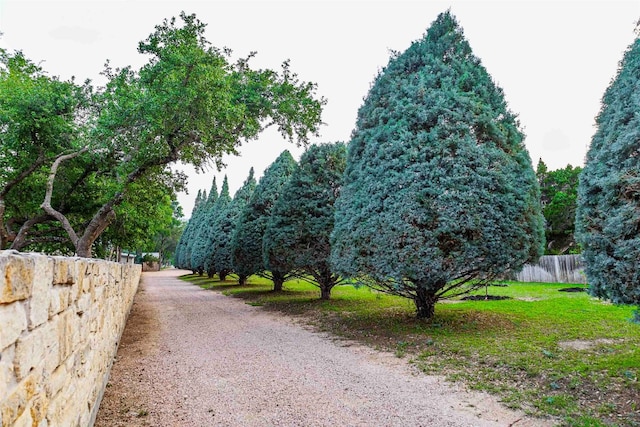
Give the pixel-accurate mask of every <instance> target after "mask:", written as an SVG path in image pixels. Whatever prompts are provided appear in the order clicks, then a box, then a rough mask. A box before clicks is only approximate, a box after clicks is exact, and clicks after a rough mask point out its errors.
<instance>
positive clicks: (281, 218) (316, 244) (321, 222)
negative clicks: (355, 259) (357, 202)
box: [263, 142, 347, 299]
mask: <svg viewBox="0 0 640 427" xmlns="http://www.w3.org/2000/svg"><path fill="white" fill-rule="evenodd" d="M346 156H347V150H346V146H345V144H344V143H342V142H339V143H336V144H321V145H312V146H310V147H309V148H308V149H307V150H306V151H305V152H304V154H303V155H302V157H301V158H300V163H299V165H298V168H297V169H296V170H295V171H294V172H293V175H292V176H291V179H289V181H288V182H287V184H286V185H285V186H284V188H283V191H282V195H281V196H280V198H279V199H278V202H277V203H276V204H275V206H274V208H273V212H272V215H271V216H270V218H269V222H268V225H267V229H266V232H265V235H264V246H263V251H264V253H265V257H266V258H267V259H268V267H269V268H270V269H277V270H285V271H295V272H296V273H297V277H298V278H300V279H302V280H306V281H308V282H310V283H312V284H313V285H315V286H318V287H319V288H320V298H321V299H329V297H330V295H331V289H332V288H333V287H334V286H336V285H338V284H340V283H341V282H342V280H343V279H342V278H341V277H340V276H339V275H338V274H336V273H334V272H333V270H332V268H331V265H330V263H329V257H330V255H331V244H330V242H329V236H330V235H331V232H332V231H333V223H334V217H335V208H334V204H335V201H336V198H337V197H338V195H339V194H340V188H341V186H342V174H343V172H344V168H345V163H346Z"/></svg>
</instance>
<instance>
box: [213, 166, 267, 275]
mask: <svg viewBox="0 0 640 427" xmlns="http://www.w3.org/2000/svg"><path fill="white" fill-rule="evenodd" d="M255 188H256V179H255V178H254V176H253V168H251V170H250V171H249V176H248V177H247V179H246V180H245V182H244V184H243V185H242V187H240V189H239V190H238V191H237V192H236V194H235V195H234V196H233V200H232V201H231V202H229V203H228V204H227V205H226V206H225V207H223V208H221V210H220V212H217V214H216V216H215V221H214V222H213V224H212V226H211V236H212V238H211V240H210V242H211V243H210V245H211V250H210V254H211V255H210V256H209V257H208V258H207V259H206V260H205V268H207V269H213V270H215V271H217V272H218V275H219V276H220V280H225V278H226V276H227V274H229V273H231V272H232V271H233V264H232V262H231V249H232V245H231V240H232V236H233V234H234V232H235V229H236V224H237V223H238V218H239V217H240V214H241V213H242V211H243V210H244V208H245V206H246V205H247V202H248V201H249V199H250V198H251V194H253V191H254V190H255ZM220 197H222V196H220ZM246 279H247V276H246V275H240V277H239V281H240V283H242V284H244V282H245V281H246Z"/></svg>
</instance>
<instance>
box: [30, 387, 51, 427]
mask: <svg viewBox="0 0 640 427" xmlns="http://www.w3.org/2000/svg"><path fill="white" fill-rule="evenodd" d="M47 409H49V399H47V396H46V395H45V394H44V393H43V392H40V393H39V394H37V395H36V396H35V397H34V398H33V399H32V400H31V407H30V408H29V412H30V414H31V419H32V420H33V423H32V424H29V426H30V427H31V426H41V425H46V423H47V419H46V416H47Z"/></svg>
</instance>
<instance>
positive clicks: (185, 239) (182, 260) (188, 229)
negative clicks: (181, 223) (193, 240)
mask: <svg viewBox="0 0 640 427" xmlns="http://www.w3.org/2000/svg"><path fill="white" fill-rule="evenodd" d="M201 202H202V190H198V195H197V196H196V200H195V202H194V204H193V209H192V210H191V218H190V219H189V221H188V222H187V225H186V226H185V227H184V230H183V231H182V235H181V236H180V239H179V240H178V244H177V245H176V252H175V256H174V260H175V266H176V267H178V268H183V269H188V270H189V269H191V268H190V267H191V262H190V261H189V262H188V261H187V256H186V253H187V245H188V243H189V236H190V235H191V233H192V232H193V228H194V227H195V225H194V222H195V220H194V218H195V217H196V216H197V212H198V209H199V207H200V204H201Z"/></svg>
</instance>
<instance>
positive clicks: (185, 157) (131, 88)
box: [0, 13, 324, 257]
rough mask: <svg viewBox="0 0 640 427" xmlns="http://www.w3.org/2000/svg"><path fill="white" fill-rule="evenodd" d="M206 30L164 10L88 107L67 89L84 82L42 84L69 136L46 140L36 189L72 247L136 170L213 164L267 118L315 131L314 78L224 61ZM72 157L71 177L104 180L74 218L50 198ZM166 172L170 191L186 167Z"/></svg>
mask: <svg viewBox="0 0 640 427" xmlns="http://www.w3.org/2000/svg"><path fill="white" fill-rule="evenodd" d="M204 30H205V24H203V23H202V22H200V21H199V20H198V19H197V18H196V17H195V15H187V14H184V13H182V14H181V16H180V20H176V19H170V20H165V21H164V22H163V23H162V24H160V25H158V26H156V29H155V31H154V32H153V33H152V34H151V35H150V36H149V37H148V38H147V39H146V40H144V41H142V42H140V44H139V46H138V51H139V53H141V54H143V55H147V56H148V57H149V59H148V62H147V63H146V64H145V65H144V66H143V67H142V68H140V69H139V70H134V69H132V68H130V67H126V68H123V69H116V70H113V69H111V68H109V67H107V68H106V69H105V72H104V74H105V76H106V77H107V79H108V82H107V84H106V86H105V87H104V89H101V90H99V91H97V92H96V93H89V95H91V96H89V97H88V98H89V99H90V101H91V102H90V103H89V107H90V108H87V107H84V103H83V102H77V100H76V99H75V98H73V97H72V96H71V95H68V94H67V92H74V91H76V92H78V91H79V92H81V93H87V92H90V91H89V90H85V88H82V87H80V88H78V87H77V86H74V87H71V88H64V87H60V88H58V87H57V86H56V87H55V88H54V89H55V90H59V91H60V92H61V94H60V95H57V94H55V93H54V92H55V91H53V89H52V90H49V89H47V92H46V93H47V94H51V96H54V95H55V96H57V98H55V99H54V101H53V102H52V103H51V107H50V108H49V107H46V108H49V109H50V110H51V112H53V113H57V111H54V109H55V108H57V107H58V106H60V108H61V111H62V112H61V113H60V114H58V115H56V114H49V115H47V114H43V115H42V117H53V119H51V120H50V121H51V126H49V124H46V123H44V121H43V124H46V125H47V126H49V127H51V129H53V131H55V132H59V133H61V136H62V137H63V138H62V139H65V138H67V139H69V141H70V142H69V144H67V146H63V147H54V148H55V150H54V151H53V152H52V153H51V154H50V155H49V153H48V151H46V150H45V151H44V154H43V155H44V157H45V159H47V160H48V161H49V164H50V167H49V166H48V167H47V173H48V177H47V178H46V179H44V180H43V179H40V182H39V183H38V185H39V186H40V188H41V193H45V190H46V193H45V197H44V201H42V200H41V207H42V209H43V210H44V212H45V213H46V218H49V219H50V218H54V219H55V220H56V221H57V222H58V224H60V227H61V228H62V229H63V230H64V232H65V233H66V235H67V239H68V240H69V241H70V242H71V244H72V246H73V247H74V248H75V251H76V253H77V254H78V255H79V256H85V257H87V256H91V254H92V245H93V243H94V241H95V240H96V239H97V238H98V236H100V235H101V234H102V233H103V232H104V230H105V229H106V228H107V227H108V226H109V224H110V223H111V222H112V221H113V219H114V217H115V215H116V210H117V206H119V205H120V204H122V203H123V202H124V201H125V200H126V198H127V197H128V194H129V193H130V192H131V191H133V184H134V183H135V182H136V181H138V180H139V179H141V178H143V177H147V178H151V180H153V179H154V178H155V177H159V176H162V175H163V174H166V173H167V171H168V167H169V165H171V164H173V163H174V162H177V161H182V162H185V163H190V164H193V165H194V166H195V167H196V168H202V167H204V166H205V165H207V164H210V163H215V164H216V165H218V166H221V160H220V159H221V158H222V156H223V155H224V154H235V153H236V148H237V147H238V145H239V144H240V143H242V142H243V141H248V140H252V139H255V138H257V136H258V135H259V134H260V132H261V131H262V130H263V129H264V128H265V127H266V126H270V125H273V126H275V127H276V128H277V129H278V130H279V131H280V133H281V134H282V135H283V136H285V137H286V138H288V139H289V140H291V141H297V142H301V143H305V142H307V140H308V136H309V135H310V134H316V133H317V129H318V126H319V123H320V113H321V109H322V106H323V104H324V100H323V99H319V100H318V99H316V98H315V85H314V84H312V83H306V82H301V81H299V79H298V77H297V75H296V74H294V73H292V72H291V71H290V68H289V64H288V62H285V63H284V64H283V67H282V70H281V71H280V72H276V71H273V70H269V69H260V70H255V69H252V68H251V66H250V58H245V59H241V60H239V61H237V62H235V63H234V62H231V60H230V52H229V51H228V50H220V49H217V48H215V47H213V46H211V44H210V43H209V42H208V41H207V40H206V39H205V37H204ZM14 86H16V85H14ZM16 87H17V86H16ZM24 91H25V92H26V91H27V90H26V89H25V90H24ZM65 97H68V98H71V102H69V103H68V104H69V106H66V105H65V104H64V102H62V101H64V100H65V99H67V98H65ZM81 99H84V98H81ZM19 100H20V97H19V96H16V97H14V98H12V99H11V100H10V101H11V103H12V104H11V105H17V104H18V103H19ZM65 108H68V109H70V112H68V113H66V112H65V110H64V109H65ZM34 117H36V116H35V115H34ZM68 117H72V120H70V121H69V120H68ZM34 120H35V119H34ZM47 120H48V119H47ZM56 120H57V121H59V122H61V124H60V126H62V127H64V126H68V127H70V128H73V126H78V125H82V126H80V130H79V131H77V132H68V133H64V132H61V131H59V130H58V127H59V126H58V125H59V124H58V122H57V121H56ZM64 120H67V121H68V124H65V123H62V122H64ZM36 125H37V126H39V124H37V123H36ZM36 125H34V126H33V127H34V128H37V126H36ZM14 127H15V126H14V123H13V122H11V121H6V122H4V123H3V126H2V127H0V132H2V133H3V136H4V134H9V133H12V132H13V133H16V132H17V131H15V132H14ZM71 130H74V129H71ZM19 137H20V140H19V141H20V142H21V143H25V142H26V143H27V144H28V145H27V146H26V147H27V150H28V151H29V153H30V157H29V161H27V162H24V164H25V165H29V164H30V162H33V161H39V160H38V159H40V157H41V156H40V153H41V151H42V150H41V149H40V148H39V146H38V145H37V144H34V143H33V140H32V139H30V135H26V134H25V135H23V134H20V135H19ZM54 139H55V138H52V140H54ZM16 141H18V139H16ZM80 163H81V164H83V165H84V170H78V172H77V173H76V174H75V175H74V176H73V177H72V178H73V179H77V180H85V181H86V180H94V181H96V178H97V177H101V178H108V183H107V185H105V186H104V188H103V189H102V191H100V197H99V198H98V199H96V200H92V201H91V202H92V203H93V204H94V205H95V207H94V208H93V209H91V210H90V211H88V212H85V213H84V217H83V218H82V220H76V218H75V217H74V216H72V215H69V214H68V210H67V209H65V208H64V206H63V207H62V208H61V207H60V203H58V200H60V197H59V194H60V193H61V187H64V186H65V185H66V183H67V182H69V179H67V178H65V177H63V176H62V175H65V174H68V170H69V169H71V168H74V167H76V166H75V165H77V164H80ZM26 167H27V169H19V168H18V167H17V166H15V167H13V169H12V173H11V174H10V176H8V177H7V178H6V180H5V182H6V183H10V182H11V181H12V180H14V179H15V178H17V177H20V176H21V175H22V174H23V173H26V172H28V168H29V166H26ZM173 175H174V177H173V179H172V180H171V183H172V184H173V191H177V190H179V189H181V188H182V184H183V182H184V181H183V178H184V177H183V176H182V175H181V174H179V173H174V174H173ZM99 182H102V181H99ZM5 186H6V184H5ZM3 238H4V239H5V240H7V237H6V236H4V237H3Z"/></svg>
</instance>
